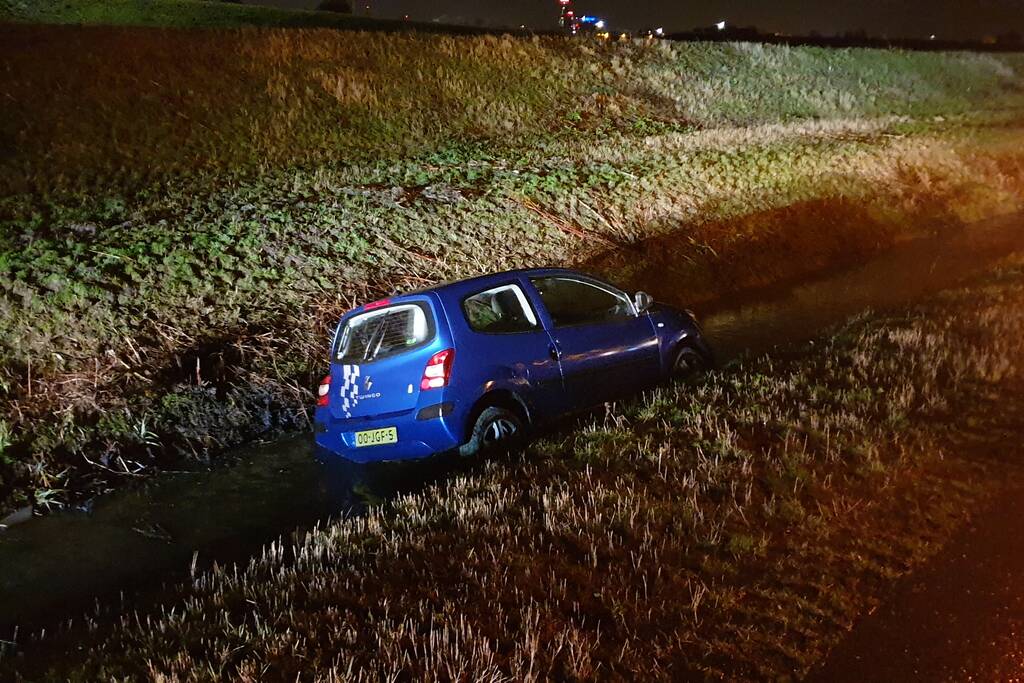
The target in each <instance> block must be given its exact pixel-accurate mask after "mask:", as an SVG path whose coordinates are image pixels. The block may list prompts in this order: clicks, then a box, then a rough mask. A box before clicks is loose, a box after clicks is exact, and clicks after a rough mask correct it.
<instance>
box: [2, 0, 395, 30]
mask: <svg viewBox="0 0 1024 683" xmlns="http://www.w3.org/2000/svg"><path fill="white" fill-rule="evenodd" d="M3 19H7V20H11V21H18V22H32V23H47V24H85V25H88V24H103V25H108V26H174V27H179V28H232V27H237V26H268V27H269V26H276V27H285V26H288V27H295V28H298V27H304V28H312V27H326V28H346V29H388V28H395V27H400V26H402V24H401V23H399V22H394V21H383V20H373V19H367V18H365V17H352V16H345V15H344V14H339V13H337V12H307V11H302V10H285V9H277V8H274V7H261V6H254V5H243V4H241V3H234V2H226V1H221V0H209V1H207V0H0V20H3Z"/></svg>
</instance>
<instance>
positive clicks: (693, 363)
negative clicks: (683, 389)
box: [671, 346, 711, 382]
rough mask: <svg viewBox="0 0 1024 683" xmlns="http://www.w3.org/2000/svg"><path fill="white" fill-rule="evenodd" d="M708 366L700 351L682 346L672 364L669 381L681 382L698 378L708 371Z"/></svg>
mask: <svg viewBox="0 0 1024 683" xmlns="http://www.w3.org/2000/svg"><path fill="white" fill-rule="evenodd" d="M710 365H711V364H710V363H709V362H708V359H707V358H705V357H704V355H703V354H701V352H700V351H698V350H697V349H695V348H693V347H691V346H684V347H682V348H681V349H679V351H677V352H676V357H675V360H674V361H673V362H672V375H671V379H672V380H673V381H679V382H681V381H686V380H690V379H693V378H695V377H699V376H700V375H703V374H704V373H705V372H707V371H708V368H709V367H710Z"/></svg>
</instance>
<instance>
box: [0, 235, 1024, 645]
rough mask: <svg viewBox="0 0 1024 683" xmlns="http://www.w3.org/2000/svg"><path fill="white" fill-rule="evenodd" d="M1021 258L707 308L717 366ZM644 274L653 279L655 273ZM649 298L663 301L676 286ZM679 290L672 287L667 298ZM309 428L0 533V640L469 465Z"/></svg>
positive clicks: (1013, 240)
mask: <svg viewBox="0 0 1024 683" xmlns="http://www.w3.org/2000/svg"><path fill="white" fill-rule="evenodd" d="M1018 251H1020V252H1024V219H1022V218H1021V217H1020V216H1016V217H1013V218H1007V219H1001V220H997V221H991V222H987V223H984V224H979V225H976V226H972V227H971V228H970V229H968V230H964V231H956V232H946V233H943V234H941V235H939V236H933V237H922V238H919V239H915V240H913V241H910V242H906V243H904V244H902V245H899V246H897V247H895V248H893V249H891V250H889V251H886V252H885V253H883V254H881V255H879V256H877V257H876V258H873V259H872V260H870V261H868V262H866V263H863V264H861V265H858V266H854V267H850V268H846V269H843V270H841V271H834V272H831V273H828V274H824V275H821V276H820V277H817V278H814V279H812V280H808V281H805V282H803V283H801V284H797V285H793V286H787V287H779V288H773V289H765V290H760V291H758V292H756V293H755V294H752V295H749V296H745V297H735V298H733V299H732V300H730V301H727V302H722V303H721V304H719V305H718V306H717V307H716V308H714V309H709V310H708V311H705V312H704V314H703V315H702V316H701V317H702V322H703V326H704V330H705V333H706V335H707V337H708V339H709V340H710V342H711V344H712V346H714V347H715V348H716V350H717V352H718V354H719V357H720V360H728V359H730V358H734V357H736V356H737V355H739V354H740V353H743V352H746V351H750V352H755V353H757V352H763V351H766V350H768V349H770V348H771V347H773V346H776V345H779V344H785V343H792V342H798V341H802V340H806V339H808V338H810V337H813V336H814V335H815V334H817V333H819V332H821V331H822V330H823V329H824V328H827V327H829V326H832V325H835V324H838V323H841V322H843V321H844V320H846V319H848V318H849V317H850V316H853V315H856V314H858V313H861V312H863V311H864V310H866V309H872V310H875V311H884V310H886V309H891V308H895V307H899V306H904V305H906V304H908V303H911V302H913V301H915V300H917V299H920V298H921V297H923V296H926V295H928V294H930V293H932V292H935V291H938V290H940V289H943V288H947V287H950V286H952V285H956V284H957V283H959V282H961V281H963V280H964V279H965V278H968V277H970V276H971V275H973V274H975V273H977V272H979V271H981V270H983V269H984V268H985V267H987V266H989V265H991V264H992V263H993V262H995V261H996V260H998V259H999V258H1000V257H1002V256H1005V255H1007V254H1010V253H1013V252H1018ZM650 275H652V277H651V278H650V280H649V281H656V278H654V277H653V275H654V274H653V273H652V274H650ZM671 285H673V283H665V288H666V291H658V290H657V288H654V287H652V288H651V289H653V290H654V291H652V294H654V295H655V296H656V297H658V298H660V299H662V300H665V301H668V302H671V303H678V304H681V305H685V303H686V302H685V301H678V300H676V301H673V299H674V298H676V297H675V296H673V293H674V292H678V291H679V288H678V286H674V287H672V289H671V291H669V287H670V286H671ZM676 296H678V295H676ZM311 441H312V440H311V438H310V437H309V435H303V436H298V437H294V438H291V439H286V440H282V441H279V442H275V443H272V444H266V445H260V446H255V447H251V448H248V449H245V450H244V451H242V452H240V453H238V454H236V457H234V458H232V462H231V464H230V465H226V466H223V467H218V468H215V469H212V470H203V471H195V472H181V473H174V474H165V475H162V476H161V477H159V478H157V479H156V480H153V481H149V482H146V483H143V484H141V485H140V486H138V487H135V488H132V489H130V490H127V491H123V492H119V493H114V494H111V495H109V496H105V497H101V498H99V499H97V500H96V501H95V502H94V504H92V505H91V506H89V508H88V509H86V510H80V511H68V512H64V513H61V514H55V515H51V516H48V517H42V518H38V519H32V520H31V521H28V522H25V523H23V524H20V525H17V526H13V527H11V528H10V529H7V530H6V531H3V532H0V639H8V638H11V637H12V634H13V633H14V629H15V627H16V626H20V628H21V629H22V630H23V631H24V630H25V629H31V628H35V627H41V626H46V625H49V624H52V623H53V622H55V621H57V620H59V619H61V618H66V617H69V616H74V615H80V614H82V613H83V612H85V611H86V610H89V609H90V608H91V607H92V606H93V605H94V604H95V603H96V601H97V600H100V601H101V602H102V603H103V604H107V605H116V604H117V603H118V602H119V601H121V600H123V601H124V602H125V604H126V605H132V604H134V601H135V600H136V597H139V596H142V598H144V597H145V596H146V595H149V596H153V595H158V594H159V587H160V586H161V584H163V583H164V582H168V581H174V580H178V579H181V578H183V577H186V576H188V575H189V572H190V571H191V570H193V568H195V569H200V570H201V569H203V568H206V567H208V566H210V565H211V564H212V563H213V562H221V563H224V562H231V561H240V560H244V559H245V558H247V557H249V556H251V555H253V554H254V553H257V552H258V551H259V549H260V548H261V547H262V546H263V545H265V544H267V543H269V542H271V541H273V540H275V539H277V538H280V537H282V536H284V537H287V536H288V535H290V534H292V533H300V532H296V529H299V530H302V529H308V528H311V527H312V526H313V525H314V524H316V523H318V522H322V521H323V520H326V519H329V518H332V517H334V518H336V517H338V516H340V515H346V514H358V513H359V512H360V510H362V509H364V508H365V506H366V505H367V504H370V503H373V502H375V501H379V500H383V499H387V498H390V497H393V496H395V495H399V494H402V493H406V492H414V491H418V490H420V489H422V488H423V487H424V486H426V485H428V484H429V483H431V482H432V481H435V480H438V479H442V478H444V477H447V476H450V475H451V474H452V472H454V471H456V470H462V471H465V470H467V469H471V468H472V467H475V465H474V464H473V463H467V462H465V461H463V462H460V461H459V459H458V458H457V457H456V458H453V457H450V456H444V457H440V458H433V459H430V460H427V461H420V462H411V463H402V464H379V465H357V464H354V463H348V462H345V461H342V460H340V459H336V458H327V459H324V460H320V459H318V458H317V457H316V455H317V454H316V453H315V451H314V448H313V446H312V443H311Z"/></svg>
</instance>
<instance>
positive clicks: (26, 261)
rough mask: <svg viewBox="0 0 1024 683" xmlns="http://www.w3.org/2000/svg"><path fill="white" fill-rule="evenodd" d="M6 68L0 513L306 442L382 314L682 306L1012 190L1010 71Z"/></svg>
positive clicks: (669, 60)
mask: <svg viewBox="0 0 1024 683" xmlns="http://www.w3.org/2000/svg"><path fill="white" fill-rule="evenodd" d="M185 53H187V54H189V55H190V59H187V60H185V59H182V58H181V55H182V54H185ZM0 62H2V65H3V69H2V71H0V74H2V75H0V94H2V98H0V99H2V101H3V106H4V108H5V110H4V113H5V115H4V116H3V117H2V118H0V147H2V148H3V150H4V151H5V152H7V153H5V154H3V155H0V188H2V192H0V195H2V196H3V198H2V199H0V223H2V228H3V229H2V234H0V263H2V264H3V268H2V269H0V286H2V290H3V296H2V298H0V329H3V330H4V334H3V337H2V338H0V392H2V395H0V437H2V438H0V445H2V446H3V450H2V455H0V490H2V492H3V499H4V500H5V501H6V503H5V506H6V507H12V506H15V505H19V504H23V503H25V502H32V501H33V500H34V501H35V502H36V503H37V504H44V505H45V504H55V503H60V502H61V501H65V500H68V499H69V498H71V497H73V496H75V495H80V494H81V493H82V492H83V491H89V490H96V489H100V488H103V487H106V486H110V485H116V484H117V483H119V482H121V481H123V480H130V479H132V478H133V477H134V476H136V475H139V474H144V473H146V472H148V471H150V470H151V469H152V468H153V467H154V466H158V465H159V464H160V463H162V462H167V461H170V460H173V459H176V458H180V457H183V456H184V457H188V458H197V459H206V458H208V457H210V456H212V455H215V454H217V453H218V452H220V451H222V450H223V449H224V448H227V447H229V446H232V445H236V444H239V443H244V442H246V441H250V440H252V439H255V438H261V437H266V436H271V435H273V434H275V433H280V432H281V431H284V430H291V429H298V428H303V427H304V426H305V425H306V424H307V414H306V407H307V406H308V405H309V404H310V402H311V400H312V396H311V394H310V393H309V387H311V386H313V384H314V382H315V381H316V379H317V378H318V375H319V374H320V373H321V371H322V369H323V344H324V340H325V339H326V336H327V330H328V328H329V326H330V325H331V324H332V322H333V321H334V320H335V319H336V318H337V316H338V314H339V313H340V312H342V311H343V310H345V309H346V308H347V307H349V306H351V305H352V304H353V303H354V302H357V301H360V300H365V299H367V298H370V297H376V296H378V295H381V294H386V293H389V292H391V291H393V290H394V289H398V288H409V287H415V286H420V285H422V284H424V283H428V282H432V281H436V280H441V279H448V278H453V277H460V276H465V275H468V274H471V273H476V272H480V271H486V270H494V269H499V268H506V267H517V266H525V265H541V264H579V263H585V264H591V265H592V266H593V268H594V269H595V270H598V271H599V272H602V273H604V274H606V275H608V276H610V277H612V278H613V279H617V280H619V281H621V282H623V284H626V285H628V284H630V283H631V280H632V279H633V278H634V277H638V276H637V273H638V272H639V271H638V269H637V268H635V265H636V263H637V262H639V261H641V260H644V259H649V258H650V257H651V255H652V254H662V255H663V254H671V256H672V260H673V264H674V265H673V268H674V271H673V273H674V275H675V276H676V277H677V278H678V282H677V285H676V286H674V287H673V288H672V289H674V290H675V292H674V293H675V294H676V295H678V294H679V291H678V290H679V289H680V287H685V294H686V298H687V300H688V301H690V302H691V303H700V302H702V301H708V300H711V299H713V298H714V297H716V296H720V295H721V294H722V293H723V292H724V291H728V290H729V289H733V288H742V287H748V286H755V285H759V284H765V283H767V282H771V281H776V280H778V279H780V278H789V277H797V276H799V275H801V274H806V273H807V272H810V271H813V270H815V269H819V268H821V267H825V266H827V265H828V264H830V263H834V262H835V261H837V260H841V259H849V258H851V257H856V256H857V255H858V254H865V253H868V252H870V251H873V250H877V249H879V248H883V247H884V246H885V245H887V244H891V243H892V242H893V241H895V240H898V239H901V238H902V237H904V236H906V235H907V234H908V232H911V231H915V230H920V229H937V228H942V227H948V226H960V225H963V224H965V223H967V222H970V221H971V220H974V219H977V218H981V217H984V216H987V215H989V214H991V213H994V212H999V211H1005V210H1012V209H1017V208H1019V206H1020V202H1021V196H1022V194H1021V188H1022V187H1024V185H1022V179H1024V153H1022V152H1021V151H1020V150H1021V145H1020V141H1021V139H1022V137H1024V136H1022V130H1021V128H1020V123H1019V121H1018V112H1019V110H1020V107H1021V105H1022V103H1024V74H1022V66H1024V62H1022V60H1021V58H1019V57H1017V56H998V57H996V56H991V55H985V56H979V55H967V54H957V55H946V54H903V53H896V52H883V51H873V50H838V51H829V50H822V49H814V48H786V47H776V48H769V47H761V46H754V45H721V44H719V45H697V44H694V45H671V44H667V43H660V42H655V43H646V42H637V43H629V44H614V45H605V44H593V43H587V42H583V41H578V42H577V41H568V40H562V39H555V38H550V39H531V40H525V39H512V38H496V37H480V38H454V37H439V36H422V35H415V34H410V35H374V34H361V33H346V34H344V35H343V36H340V34H338V33H335V32H331V31H256V30H241V31H196V32H182V31H171V30H142V29H131V30H129V29H111V28H93V29H82V28H70V27H63V28H62V27H32V26H5V27H0ZM125 62H130V63H132V64H135V65H138V68H137V69H134V70H132V71H131V72H130V73H129V72H125V71H124V70H123V69H122V68H121V65H122V64H123V63H125ZM679 283H683V284H679ZM645 286H649V285H646V284H645ZM661 287H662V288H663V289H662V290H661V291H659V290H658V289H657V288H654V292H653V293H655V294H656V295H662V296H664V295H666V294H669V293H673V292H667V291H666V290H667V289H668V285H667V283H665V282H662V283H661Z"/></svg>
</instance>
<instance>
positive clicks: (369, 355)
mask: <svg viewBox="0 0 1024 683" xmlns="http://www.w3.org/2000/svg"><path fill="white" fill-rule="evenodd" d="M392 313H394V311H388V312H387V313H385V314H384V315H382V316H381V318H380V324H379V325H377V329H375V330H374V331H373V334H371V335H370V340H369V341H368V342H366V350H365V351H363V360H364V361H368V360H373V359H374V358H376V357H377V352H378V351H380V345H381V344H382V343H383V342H384V329H385V328H386V327H387V322H388V318H390V317H391V315H392ZM375 339H376V340H377V343H376V344H374V340H375ZM371 348H372V349H373V351H372V352H371V351H370V349H371Z"/></svg>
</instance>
